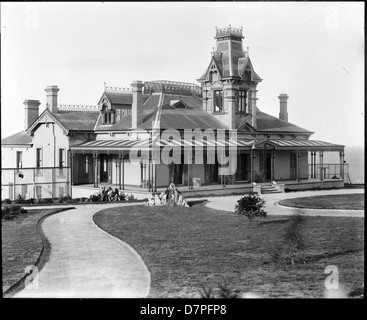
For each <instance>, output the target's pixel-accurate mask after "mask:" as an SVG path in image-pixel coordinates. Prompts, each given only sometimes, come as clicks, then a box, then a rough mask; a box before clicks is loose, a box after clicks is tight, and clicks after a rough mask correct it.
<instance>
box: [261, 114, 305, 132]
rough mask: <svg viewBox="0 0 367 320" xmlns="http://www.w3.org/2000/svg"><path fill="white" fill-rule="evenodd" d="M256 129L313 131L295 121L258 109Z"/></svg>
mask: <svg viewBox="0 0 367 320" xmlns="http://www.w3.org/2000/svg"><path fill="white" fill-rule="evenodd" d="M256 130H257V131H268V132H301V133H312V132H311V131H309V130H306V129H303V128H301V127H299V126H296V125H295V124H293V123H290V122H287V121H284V120H281V119H279V118H277V117H274V116H272V115H270V114H267V113H265V112H262V111H260V110H259V109H257V112H256Z"/></svg>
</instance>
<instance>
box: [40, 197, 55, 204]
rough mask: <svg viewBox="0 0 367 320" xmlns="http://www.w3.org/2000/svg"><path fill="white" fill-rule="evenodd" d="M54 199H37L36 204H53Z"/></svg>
mask: <svg viewBox="0 0 367 320" xmlns="http://www.w3.org/2000/svg"><path fill="white" fill-rule="evenodd" d="M53 202H54V199H52V198H42V199H38V201H37V203H39V204H49V203H53Z"/></svg>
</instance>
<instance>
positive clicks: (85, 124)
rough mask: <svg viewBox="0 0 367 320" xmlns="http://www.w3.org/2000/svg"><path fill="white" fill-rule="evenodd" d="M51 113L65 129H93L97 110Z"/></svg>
mask: <svg viewBox="0 0 367 320" xmlns="http://www.w3.org/2000/svg"><path fill="white" fill-rule="evenodd" d="M52 115H53V116H54V117H55V118H56V120H57V121H59V122H60V124H61V125H62V126H63V127H64V128H65V129H67V130H72V131H89V130H93V128H94V125H95V123H96V121H97V118H98V115H99V112H94V111H93V112H61V113H52Z"/></svg>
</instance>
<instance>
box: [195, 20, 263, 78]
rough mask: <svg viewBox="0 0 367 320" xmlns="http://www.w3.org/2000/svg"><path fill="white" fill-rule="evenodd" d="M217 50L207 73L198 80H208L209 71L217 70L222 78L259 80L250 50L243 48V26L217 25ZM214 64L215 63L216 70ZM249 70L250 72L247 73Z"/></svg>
mask: <svg viewBox="0 0 367 320" xmlns="http://www.w3.org/2000/svg"><path fill="white" fill-rule="evenodd" d="M214 38H215V39H216V45H215V50H214V52H212V59H211V62H210V64H209V66H208V68H207V69H206V71H205V73H204V74H203V75H202V76H201V77H200V78H199V79H197V80H198V81H208V80H209V79H210V77H209V73H210V72H211V71H217V72H218V73H219V75H220V77H221V78H236V79H242V80H245V81H247V82H248V81H254V82H259V81H261V78H260V76H259V75H258V74H256V73H255V71H254V69H253V67H252V64H251V62H250V57H249V54H248V52H246V51H244V50H243V44H242V39H244V36H243V35H242V27H241V28H233V27H232V26H231V25H229V27H227V28H218V27H216V35H215V37H214ZM213 64H215V69H216V70H214V69H213V68H212V67H213ZM245 71H248V72H249V74H245Z"/></svg>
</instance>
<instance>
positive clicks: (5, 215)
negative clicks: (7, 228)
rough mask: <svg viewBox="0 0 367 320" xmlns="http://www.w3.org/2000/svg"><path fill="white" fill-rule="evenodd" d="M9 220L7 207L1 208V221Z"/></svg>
mask: <svg viewBox="0 0 367 320" xmlns="http://www.w3.org/2000/svg"><path fill="white" fill-rule="evenodd" d="M10 218H11V215H10V209H9V207H1V219H5V220H8V219H10Z"/></svg>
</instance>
